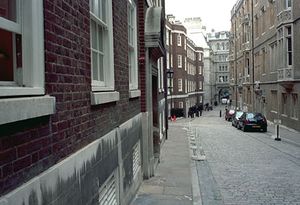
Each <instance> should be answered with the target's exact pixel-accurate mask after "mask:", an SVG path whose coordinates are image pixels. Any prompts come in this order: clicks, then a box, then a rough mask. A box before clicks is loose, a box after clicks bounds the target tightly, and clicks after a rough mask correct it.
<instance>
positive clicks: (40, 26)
mask: <svg viewBox="0 0 300 205" xmlns="http://www.w3.org/2000/svg"><path fill="white" fill-rule="evenodd" d="M17 19H18V22H20V24H14V23H12V24H14V27H15V29H16V30H18V31H17V33H20V34H21V35H22V64H23V65H22V73H23V76H22V77H20V78H21V79H15V82H18V83H19V84H20V85H19V86H20V87H17V86H11V87H10V88H9V87H8V86H6V87H1V88H0V96H1V97H3V96H15V95H16V96H20V95H43V94H45V92H44V84H45V69H44V66H45V65H44V63H45V62H44V14H43V1H35V0H27V1H21V2H20V14H19V12H18V17H17ZM1 22H5V19H2V20H1ZM0 27H2V25H1V26H0Z"/></svg>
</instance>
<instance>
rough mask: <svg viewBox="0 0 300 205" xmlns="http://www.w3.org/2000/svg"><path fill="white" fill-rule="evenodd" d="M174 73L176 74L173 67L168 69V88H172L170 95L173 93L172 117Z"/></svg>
mask: <svg viewBox="0 0 300 205" xmlns="http://www.w3.org/2000/svg"><path fill="white" fill-rule="evenodd" d="M173 75H174V70H173V69H172V68H170V69H168V70H167V78H168V81H169V83H168V89H169V90H170V95H171V110H170V115H171V117H172V104H173V102H172V90H173V83H172V80H173Z"/></svg>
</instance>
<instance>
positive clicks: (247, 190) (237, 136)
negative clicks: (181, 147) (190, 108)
mask: <svg viewBox="0 0 300 205" xmlns="http://www.w3.org/2000/svg"><path fill="white" fill-rule="evenodd" d="M218 114H219V113H218V112H217V111H214V112H206V113H204V116H202V117H200V118H195V119H194V120H192V121H191V122H190V123H189V129H190V132H191V133H194V135H195V137H196V140H198V147H199V148H200V149H202V152H204V153H205V156H206V161H205V163H204V162H203V161H202V162H201V161H199V162H197V163H196V164H197V169H198V177H199V183H200V184H201V186H200V189H201V192H202V193H201V194H202V197H203V199H202V203H203V205H206V204H226V205H246V204H247V205H258V204H261V205H274V204H276V205H277V204H278V205H296V204H298V205H300V147H299V146H295V145H292V144H289V143H285V142H278V141H275V140H273V139H272V138H271V137H270V136H269V135H268V133H259V132H247V133H244V132H242V131H240V130H237V129H236V128H234V127H232V126H231V123H229V122H226V121H225V120H224V118H223V117H222V118H220V117H219V116H218ZM203 166H206V169H205V170H210V174H211V176H207V179H209V178H211V179H212V180H210V183H211V184H208V183H209V182H207V180H206V181H205V180H204V181H203V177H205V176H203V172H202V173H201V170H203V169H201V167H202V168H203ZM201 177H202V181H201ZM205 178H206V177H205ZM204 182H205V183H204ZM207 187H208V189H213V191H212V192H213V193H214V194H215V193H216V194H215V195H216V200H217V201H218V200H219V201H218V203H216V201H215V202H213V200H209V199H207V198H209V197H211V196H209V194H207V193H204V192H205V190H206V189H207ZM219 193H220V194H219ZM219 195H221V197H220V196H219ZM219 202H220V203H219Z"/></svg>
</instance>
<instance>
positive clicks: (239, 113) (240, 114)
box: [235, 112, 243, 118]
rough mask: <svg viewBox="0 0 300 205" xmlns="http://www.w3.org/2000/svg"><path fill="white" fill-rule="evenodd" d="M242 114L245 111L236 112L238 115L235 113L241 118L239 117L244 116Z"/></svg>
mask: <svg viewBox="0 0 300 205" xmlns="http://www.w3.org/2000/svg"><path fill="white" fill-rule="evenodd" d="M242 114H243V112H236V115H235V116H236V117H238V118H239V117H241V116H242Z"/></svg>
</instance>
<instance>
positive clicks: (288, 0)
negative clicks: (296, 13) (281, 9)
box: [285, 0, 292, 9]
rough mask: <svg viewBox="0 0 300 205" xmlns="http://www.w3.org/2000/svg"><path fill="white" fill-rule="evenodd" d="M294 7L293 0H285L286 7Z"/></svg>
mask: <svg viewBox="0 0 300 205" xmlns="http://www.w3.org/2000/svg"><path fill="white" fill-rule="evenodd" d="M291 7H292V0H285V8H286V9H288V8H291Z"/></svg>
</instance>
